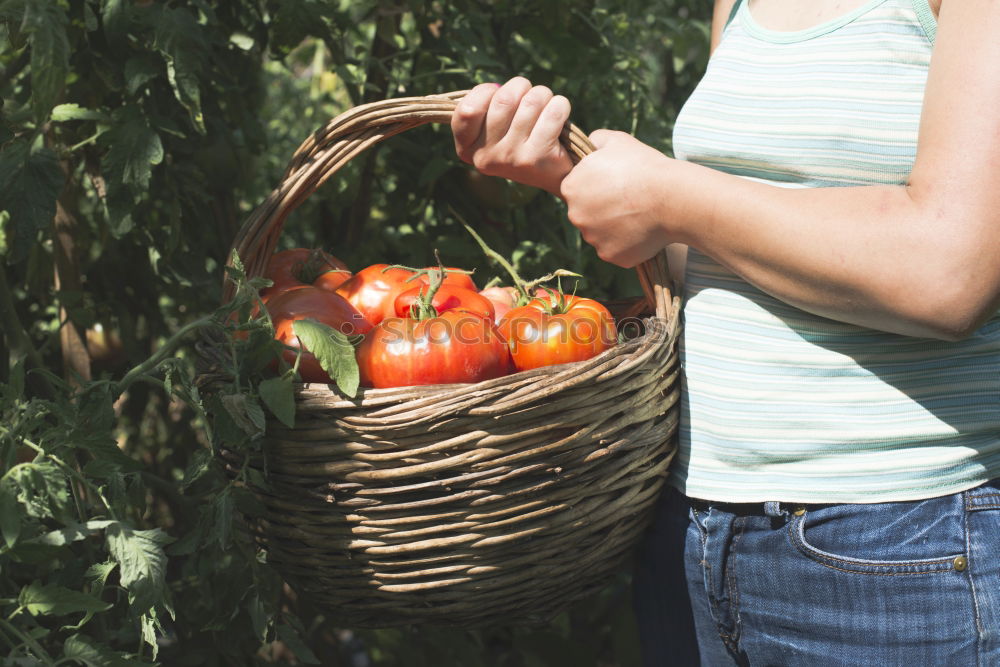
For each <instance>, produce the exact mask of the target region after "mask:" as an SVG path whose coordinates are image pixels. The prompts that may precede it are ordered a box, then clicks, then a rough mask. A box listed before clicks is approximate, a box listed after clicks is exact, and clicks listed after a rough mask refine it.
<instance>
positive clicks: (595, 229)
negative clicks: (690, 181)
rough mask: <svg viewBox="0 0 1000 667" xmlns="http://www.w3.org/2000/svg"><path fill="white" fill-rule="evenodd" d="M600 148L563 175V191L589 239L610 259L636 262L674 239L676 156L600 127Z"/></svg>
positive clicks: (595, 137) (597, 142)
mask: <svg viewBox="0 0 1000 667" xmlns="http://www.w3.org/2000/svg"><path fill="white" fill-rule="evenodd" d="M590 140H591V142H593V144H594V146H596V147H597V150H596V151H594V152H593V153H591V154H590V155H587V156H586V157H585V158H583V160H581V161H580V163H579V164H577V165H576V167H574V168H573V170H572V171H571V172H570V173H569V175H568V176H566V178H565V179H564V180H563V182H562V187H561V189H560V194H561V195H562V197H563V199H565V200H566V203H567V205H568V206H569V210H568V214H569V219H570V222H572V223H573V224H574V225H575V226H576V227H577V228H578V229H579V230H580V233H581V234H582V235H583V238H584V240H585V241H586V242H587V243H589V244H590V245H592V246H594V248H595V249H596V250H597V254H598V256H600V258H601V259H603V260H605V261H606V262H611V263H612V264H617V265H619V266H624V267H626V268H628V267H633V266H635V265H636V264H639V263H640V262H642V261H644V260H647V259H649V258H650V257H652V256H653V255H655V254H656V253H657V252H659V251H660V250H662V249H663V248H664V247H665V246H666V245H667V243H669V242H670V241H671V240H674V239H671V238H669V231H668V226H667V225H666V224H665V222H666V221H668V220H669V219H670V218H671V217H672V216H674V215H676V213H675V212H673V211H668V207H667V206H666V204H667V203H669V202H670V201H671V200H672V198H671V197H670V196H669V194H668V192H667V189H668V187H669V183H670V182H671V179H670V177H669V176H668V173H669V172H670V171H672V167H673V164H674V162H675V161H674V160H671V159H670V158H668V157H667V156H666V155H664V154H663V153H660V152H659V151H657V150H656V149H654V148H651V147H649V146H647V145H646V144H644V143H642V142H641V141H639V140H638V139H635V138H634V137H632V136H631V135H628V134H626V133H624V132H616V131H613V130H597V131H596V132H593V133H592V134H591V135H590Z"/></svg>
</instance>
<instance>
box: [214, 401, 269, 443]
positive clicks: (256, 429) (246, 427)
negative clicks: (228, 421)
mask: <svg viewBox="0 0 1000 667" xmlns="http://www.w3.org/2000/svg"><path fill="white" fill-rule="evenodd" d="M222 405H223V407H225V409H226V412H228V413H229V416H230V417H232V419H233V421H234V422H235V423H236V425H237V426H239V427H240V429H241V430H242V431H243V432H244V433H246V434H247V435H249V436H250V437H251V438H258V437H260V436H262V435H264V427H265V425H266V423H267V422H266V419H265V417H264V410H263V408H261V407H260V403H258V402H257V400H256V399H255V398H253V397H252V396H248V395H246V394H226V395H225V396H223V397H222Z"/></svg>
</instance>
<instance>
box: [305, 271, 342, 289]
mask: <svg viewBox="0 0 1000 667" xmlns="http://www.w3.org/2000/svg"><path fill="white" fill-rule="evenodd" d="M350 279H351V272H350V271H347V270H344V269H330V270H329V271H324V272H323V273H321V274H319V277H318V278H316V280H314V281H313V282H312V285H313V287H318V288H320V289H325V290H326V291H328V292H336V291H337V288H338V287H340V286H341V285H343V284H344V283H346V282H347V281H348V280H350Z"/></svg>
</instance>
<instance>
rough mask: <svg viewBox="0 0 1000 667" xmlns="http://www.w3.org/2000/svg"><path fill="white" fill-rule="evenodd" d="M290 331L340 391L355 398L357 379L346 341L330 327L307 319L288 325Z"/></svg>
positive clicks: (349, 346) (356, 371)
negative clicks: (311, 354) (290, 328)
mask: <svg viewBox="0 0 1000 667" xmlns="http://www.w3.org/2000/svg"><path fill="white" fill-rule="evenodd" d="M292 331H293V332H294V333H295V335H296V336H298V338H299V340H300V341H301V342H302V345H303V347H305V349H307V350H309V351H310V352H312V353H313V355H314V356H315V357H316V360H317V361H318V362H319V365H320V368H322V369H323V370H324V371H326V374H327V375H329V376H330V378H331V379H332V380H333V381H334V383H335V384H336V385H337V387H338V388H339V389H340V391H342V392H344V393H345V394H346V395H348V396H350V397H352V398H353V397H354V396H356V395H357V393H358V385H359V384H360V381H361V376H360V373H359V371H358V360H357V358H356V357H355V356H354V346H353V345H351V341H350V339H348V337H347V336H346V335H344V334H343V333H341V332H339V331H337V330H336V329H334V328H333V327H330V326H327V325H326V324H323V323H321V322H317V321H316V320H311V319H304V320H296V321H295V322H293V323H292Z"/></svg>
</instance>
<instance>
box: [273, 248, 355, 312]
mask: <svg viewBox="0 0 1000 667" xmlns="http://www.w3.org/2000/svg"><path fill="white" fill-rule="evenodd" d="M331 271H336V272H337V273H336V274H335V276H338V277H339V276H343V277H344V280H347V278H349V277H350V276H351V272H350V271H349V270H348V268H347V265H346V264H344V263H343V262H342V261H340V260H339V259H337V258H336V257H334V256H333V255H331V254H329V253H327V252H323V251H322V250H314V249H312V248H292V249H291V250H282V251H281V252H276V253H274V254H273V255H271V258H270V259H269V260H268V262H267V269H265V271H264V277H265V278H269V279H270V280H271V281H272V282H273V283H274V284H273V285H271V286H270V287H265V288H264V289H262V290H261V291H260V297H261V299H262V300H263V301H264V302H265V303H267V301H268V299H270V298H271V297H273V296H275V295H276V294H280V293H282V292H285V291H287V290H289V289H297V288H299V287H305V286H307V285H310V284H312V283H313V281H314V280H316V279H317V277H320V276H325V275H326V274H327V273H328V272H331ZM340 282H343V280H342V281H340ZM339 284H340V283H337V285H339ZM337 285H334V286H333V287H332V288H331V287H328V286H327V285H324V286H323V287H324V289H334V288H336V286H337Z"/></svg>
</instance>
